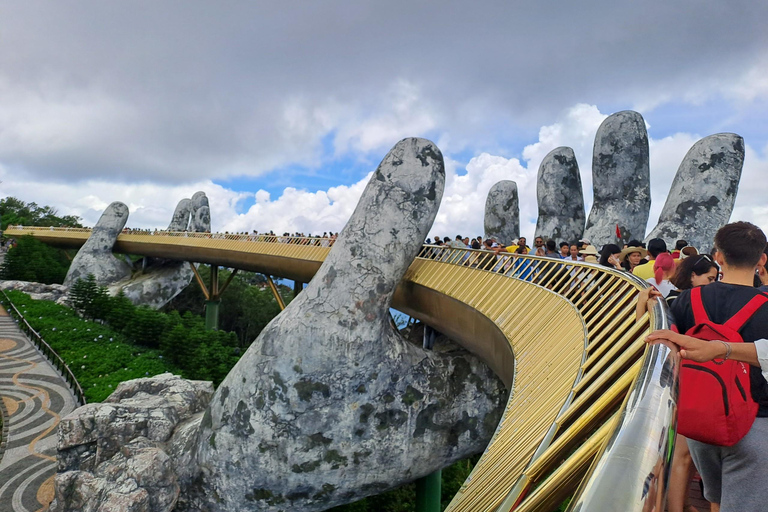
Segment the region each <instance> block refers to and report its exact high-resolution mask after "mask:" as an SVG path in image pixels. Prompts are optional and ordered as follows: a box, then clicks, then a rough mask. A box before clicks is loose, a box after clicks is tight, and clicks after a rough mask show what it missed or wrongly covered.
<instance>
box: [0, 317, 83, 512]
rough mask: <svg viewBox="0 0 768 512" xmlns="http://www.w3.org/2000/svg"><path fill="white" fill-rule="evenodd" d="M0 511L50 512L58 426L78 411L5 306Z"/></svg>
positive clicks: (0, 348)
mask: <svg viewBox="0 0 768 512" xmlns="http://www.w3.org/2000/svg"><path fill="white" fill-rule="evenodd" d="M0 406H1V408H2V414H3V422H4V423H5V425H4V427H3V430H4V432H3V443H4V445H5V453H4V454H3V455H2V459H0V512H33V511H40V510H44V509H46V508H47V507H48V504H49V503H50V502H51V500H52V499H53V476H54V473H55V472H56V442H57V437H56V427H57V426H58V424H59V418H60V417H63V416H66V415H67V414H69V413H70V412H72V411H73V410H74V409H75V407H76V404H75V398H74V396H73V395H72V392H71V391H70V390H69V387H68V386H67V383H66V382H65V381H64V379H63V378H62V377H61V376H60V375H59V374H58V372H57V371H56V370H55V369H54V368H53V367H52V366H51V365H50V364H49V363H48V361H47V360H46V359H45V357H43V355H42V354H40V352H38V350H37V349H36V348H35V346H34V345H32V343H31V342H30V341H29V340H28V339H27V337H26V336H25V335H24V333H22V332H21V331H20V330H19V328H18V327H17V325H16V323H15V322H14V321H13V320H12V319H11V318H10V317H9V316H8V314H7V312H6V311H5V310H4V309H2V307H0Z"/></svg>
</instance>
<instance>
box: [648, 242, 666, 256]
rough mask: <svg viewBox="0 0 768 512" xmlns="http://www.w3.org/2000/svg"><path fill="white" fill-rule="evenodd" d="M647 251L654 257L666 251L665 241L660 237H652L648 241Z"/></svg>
mask: <svg viewBox="0 0 768 512" xmlns="http://www.w3.org/2000/svg"><path fill="white" fill-rule="evenodd" d="M648 252H649V253H650V255H651V256H653V257H654V258H656V257H657V256H658V255H659V254H661V253H663V252H667V242H665V241H664V240H662V239H661V238H652V239H651V240H649V241H648Z"/></svg>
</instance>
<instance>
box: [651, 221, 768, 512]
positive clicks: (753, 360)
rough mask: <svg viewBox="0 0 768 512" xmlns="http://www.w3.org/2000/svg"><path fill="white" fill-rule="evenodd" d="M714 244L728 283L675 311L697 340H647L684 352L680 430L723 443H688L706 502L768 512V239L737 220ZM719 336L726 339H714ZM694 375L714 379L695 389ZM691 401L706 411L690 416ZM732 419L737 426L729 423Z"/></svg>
mask: <svg viewBox="0 0 768 512" xmlns="http://www.w3.org/2000/svg"><path fill="white" fill-rule="evenodd" d="M715 247H716V248H717V254H716V256H715V259H716V261H717V263H718V264H719V265H720V267H721V268H722V272H723V279H722V281H720V282H715V283H712V284H710V285H708V286H703V287H698V288H694V289H692V290H685V291H683V292H682V293H681V294H680V296H679V297H678V298H677V299H675V301H674V302H673V303H672V306H671V312H672V315H673V317H674V319H675V327H676V330H677V331H678V332H681V333H687V334H694V335H695V336H697V337H692V336H687V335H683V334H678V333H677V332H673V331H667V330H662V331H656V332H654V333H652V334H650V335H649V336H648V338H647V341H648V342H649V343H653V342H658V341H662V340H667V341H671V342H673V343H675V344H677V345H678V346H679V347H680V354H681V356H682V357H683V359H684V361H683V368H682V370H681V381H680V387H681V391H680V394H681V400H680V416H679V418H678V420H679V423H678V426H679V427H682V426H683V425H686V428H688V429H690V430H691V432H693V431H695V432H696V437H700V438H701V439H708V440H709V439H710V437H711V438H713V439H720V441H717V442H718V444H711V442H712V441H711V440H710V442H702V441H700V440H699V441H697V440H694V439H691V438H689V440H688V446H689V449H690V452H691V456H692V458H693V461H694V464H695V465H696V468H697V469H698V470H699V473H700V474H701V478H702V481H703V482H704V497H705V498H707V500H709V501H710V502H712V503H719V504H720V507H721V508H720V510H721V512H730V511H745V512H748V511H755V512H762V511H766V510H768V470H767V469H768V463H767V462H768V382H767V381H766V379H765V378H764V377H763V373H762V371H761V368H760V362H761V361H760V359H761V358H759V357H758V349H757V348H756V345H755V343H754V342H755V341H758V340H761V342H762V340H764V339H765V338H768V306H766V305H765V303H766V302H768V298H766V297H765V295H764V294H762V293H761V292H760V291H759V290H758V289H756V288H753V281H754V275H755V268H756V267H757V266H758V265H765V263H766V255H765V254H764V252H763V251H764V249H765V247H766V238H765V234H764V233H763V232H762V231H761V230H760V228H758V227H757V226H755V225H753V224H750V223H748V222H734V223H731V224H728V225H726V226H723V227H722V228H721V229H720V230H719V231H718V232H717V234H716V235H715ZM718 332H720V333H725V334H724V335H723V336H722V337H717V336H716V335H713V333H715V334H716V333H718ZM728 336H730V338H729V339H728V340H724V339H723V338H726V337H728ZM742 341H743V342H742ZM710 361H711V362H710ZM696 363H701V364H696ZM744 363H746V364H744ZM724 371H725V372H726V373H722V372H724ZM727 371H731V372H732V373H731V374H728V373H727ZM723 375H727V376H726V377H723ZM695 378H703V379H705V380H706V379H709V384H707V385H709V386H710V387H708V388H707V387H705V385H704V384H702V382H705V381H701V380H700V381H696V382H697V383H696V384H692V383H693V382H694V380H692V379H695ZM686 383H687V384H686ZM704 389H708V391H703V390H704ZM742 398H743V399H742ZM750 398H751V400H750ZM686 401H688V402H690V401H694V402H698V405H701V404H704V406H705V408H706V409H707V410H706V413H705V414H701V415H698V416H696V417H693V418H692V417H691V414H690V413H689V414H688V416H685V411H686ZM739 407H742V410H741V412H739ZM734 421H735V422H736V423H735V426H734V424H732V423H727V424H726V422H734ZM697 423H698V424H697ZM680 430H681V431H680V433H681V434H683V435H686V433H685V432H683V429H682V428H681V429H680ZM734 432H737V433H736V434H734ZM688 435H691V434H688ZM718 436H719V437H718ZM742 436H743V437H742Z"/></svg>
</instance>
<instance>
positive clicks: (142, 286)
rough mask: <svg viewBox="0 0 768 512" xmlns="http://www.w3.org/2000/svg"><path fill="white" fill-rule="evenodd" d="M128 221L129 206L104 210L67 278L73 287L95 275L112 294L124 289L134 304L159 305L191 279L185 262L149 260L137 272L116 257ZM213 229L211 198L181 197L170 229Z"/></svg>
mask: <svg viewBox="0 0 768 512" xmlns="http://www.w3.org/2000/svg"><path fill="white" fill-rule="evenodd" d="M127 221H128V207H127V206H126V205H125V204H123V203H120V202H114V203H112V204H111V205H109V206H108V207H107V209H106V210H104V213H103V214H102V215H101V218H100V219H99V221H98V223H96V226H94V228H93V230H92V232H91V235H90V237H89V238H88V240H87V241H86V243H85V244H84V245H83V246H82V247H81V248H80V250H79V251H78V253H77V255H76V256H75V258H74V259H73V260H72V264H71V266H70V268H69V271H68V272H67V277H66V279H65V281H64V284H65V285H66V286H72V285H73V284H74V283H75V282H76V281H77V280H78V279H84V278H85V277H87V276H88V274H93V275H94V277H95V278H96V282H97V283H98V284H99V285H102V286H107V288H108V289H109V292H110V293H111V294H112V295H117V294H118V293H120V292H121V291H122V292H123V293H124V294H125V296H126V297H128V298H129V299H130V300H131V301H132V302H133V303H135V304H144V305H148V306H150V307H153V308H159V307H161V306H163V305H164V304H166V303H167V302H168V301H170V300H171V299H172V298H173V297H175V296H176V295H178V294H179V293H180V292H181V291H182V290H183V289H184V288H185V287H186V286H188V285H189V283H190V281H191V280H192V276H193V272H192V269H191V268H190V267H189V265H188V264H187V263H186V262H179V261H168V260H161V259H147V262H148V263H147V262H145V263H146V265H144V266H143V268H142V269H141V270H137V271H134V269H133V268H132V266H131V265H130V264H129V262H128V261H127V260H126V259H123V258H118V257H115V256H114V254H112V248H113V246H114V245H115V241H116V240H117V237H118V236H119V235H120V233H121V232H122V231H123V228H125V225H126V222H127ZM210 229H211V214H210V208H209V206H208V198H207V197H206V196H205V193H204V192H197V193H195V194H194V195H193V196H192V199H182V200H181V201H179V204H178V205H177V206H176V210H175V211H174V213H173V217H172V218H171V222H170V224H169V225H168V230H169V231H197V232H205V231H210Z"/></svg>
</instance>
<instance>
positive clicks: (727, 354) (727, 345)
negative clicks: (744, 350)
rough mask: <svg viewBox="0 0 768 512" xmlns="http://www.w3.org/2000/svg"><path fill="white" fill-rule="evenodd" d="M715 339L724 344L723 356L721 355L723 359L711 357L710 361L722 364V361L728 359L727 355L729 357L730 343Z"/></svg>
mask: <svg viewBox="0 0 768 512" xmlns="http://www.w3.org/2000/svg"><path fill="white" fill-rule="evenodd" d="M717 341H719V342H720V343H722V344H723V345H725V357H723V359H722V360H720V361H715V360H714V359H713V360H712V362H713V363H715V364H723V363H724V362H726V361H727V360H728V358H729V357H731V345H730V343H726V342H724V341H723V340H717Z"/></svg>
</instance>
